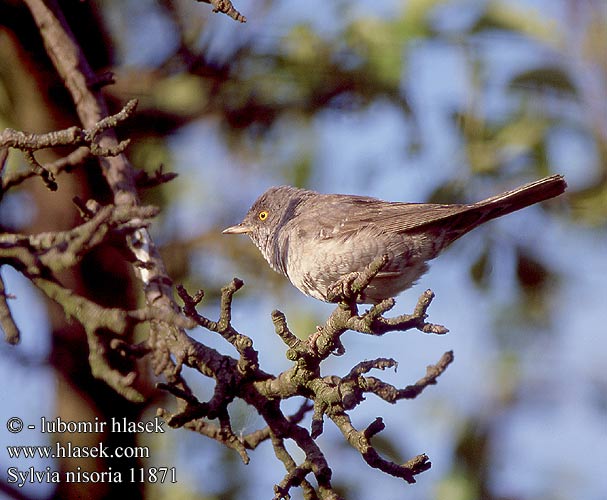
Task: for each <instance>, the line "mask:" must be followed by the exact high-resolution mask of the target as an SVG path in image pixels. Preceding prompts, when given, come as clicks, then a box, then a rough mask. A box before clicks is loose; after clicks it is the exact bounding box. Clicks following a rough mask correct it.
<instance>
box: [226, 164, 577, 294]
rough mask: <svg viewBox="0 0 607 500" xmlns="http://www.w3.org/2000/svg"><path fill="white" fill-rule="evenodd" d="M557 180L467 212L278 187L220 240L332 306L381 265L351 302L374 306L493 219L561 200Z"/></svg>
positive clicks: (500, 196)
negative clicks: (247, 242) (252, 252)
mask: <svg viewBox="0 0 607 500" xmlns="http://www.w3.org/2000/svg"><path fill="white" fill-rule="evenodd" d="M566 187H567V183H566V181H565V179H564V177H563V176H562V175H552V176H549V177H545V178H543V179H540V180H537V181H534V182H530V183H528V184H525V185H523V186H521V187H518V188H516V189H513V190H511V191H506V192H504V193H501V194H498V195H496V196H492V197H490V198H487V199H484V200H482V201H478V202H476V203H471V204H436V203H407V202H398V201H397V202H391V201H383V200H380V199H377V198H372V197H368V196H357V195H347V194H322V193H317V192H315V191H311V190H308V189H301V188H296V187H292V186H276V187H271V188H269V189H268V190H267V191H265V192H264V193H263V194H262V195H261V196H259V198H257V200H256V201H255V202H254V203H253V205H252V206H251V208H250V209H249V211H248V212H247V214H246V215H245V217H244V219H243V220H242V222H240V223H239V224H237V225H234V226H230V227H228V228H226V229H224V230H223V233H224V234H246V235H248V236H249V237H250V238H251V240H252V241H253V243H254V244H255V245H256V246H257V248H258V249H259V250H260V251H261V253H262V255H263V257H264V258H265V260H266V261H267V262H268V264H269V265H270V267H271V268H272V269H274V270H275V271H277V272H279V273H281V274H283V275H284V276H286V277H287V278H288V279H289V280H290V281H291V283H292V284H293V285H294V286H295V287H296V288H298V289H299V290H300V291H301V292H303V293H304V294H306V295H309V296H311V297H314V298H316V299H319V300H322V301H324V302H331V301H333V300H334V296H333V294H332V293H331V290H332V287H333V286H334V285H335V284H336V283H337V282H339V280H340V279H342V278H344V277H346V276H348V275H351V274H352V273H358V272H361V271H363V270H365V269H366V268H367V267H368V266H370V265H371V264H372V263H373V262H375V261H376V260H377V259H378V258H382V257H383V258H384V259H385V263H384V264H383V266H382V267H381V269H380V271H379V272H378V273H377V274H376V275H375V276H374V277H373V278H372V280H371V281H370V283H369V284H368V285H367V287H366V288H365V289H364V290H362V292H361V293H360V294H359V295H358V297H357V299H356V301H357V302H359V303H363V304H377V303H379V302H381V301H382V300H384V299H388V298H391V297H395V296H397V295H398V294H399V293H400V292H402V291H404V290H406V289H408V288H410V287H411V286H413V285H414V284H415V283H416V282H417V281H418V279H419V278H420V277H421V276H422V275H423V274H424V273H425V272H426V271H427V270H428V268H429V266H428V261H430V260H432V259H434V258H435V257H436V256H438V254H439V253H441V251H442V250H444V249H445V248H447V247H448V246H449V245H450V244H451V243H453V242H454V241H455V240H457V239H458V238H460V237H461V236H463V235H464V234H466V233H468V232H469V231H471V230H472V229H474V228H476V227H478V226H480V225H481V224H484V223H485V222H488V221H490V220H492V219H495V218H497V217H502V216H503V215H507V214H509V213H512V212H515V211H517V210H521V209H523V208H525V207H528V206H530V205H533V204H535V203H539V202H541V201H544V200H548V199H550V198H554V197H556V196H559V195H560V194H562V193H563V192H564V191H565V189H566Z"/></svg>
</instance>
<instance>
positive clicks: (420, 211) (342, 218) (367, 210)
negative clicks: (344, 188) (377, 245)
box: [319, 196, 470, 238]
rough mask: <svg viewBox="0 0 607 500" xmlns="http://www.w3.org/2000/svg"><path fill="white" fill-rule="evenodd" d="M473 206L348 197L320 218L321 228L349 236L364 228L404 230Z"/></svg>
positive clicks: (341, 235) (333, 233)
mask: <svg viewBox="0 0 607 500" xmlns="http://www.w3.org/2000/svg"><path fill="white" fill-rule="evenodd" d="M469 208H470V206H469V205H440V204H434V203H399V202H385V201H382V200H378V199H375V198H367V197H363V196H347V197H343V198H341V199H340V200H339V201H337V202H335V203H333V204H331V206H330V208H329V210H327V213H325V214H323V217H322V218H320V219H321V220H319V227H321V228H323V229H324V230H325V231H326V232H327V236H330V237H334V236H336V235H339V236H340V237H344V238H348V237H349V236H351V235H352V234H354V233H357V232H359V231H361V230H365V231H371V232H373V231H374V230H377V231H379V232H394V233H401V232H407V231H413V230H415V229H418V228H420V227H422V226H425V225H428V224H432V223H435V222H437V221H440V220H444V219H447V218H449V217H453V216H454V215H457V214H461V213H463V212H465V211H466V210H467V209H469ZM331 233H332V234H331Z"/></svg>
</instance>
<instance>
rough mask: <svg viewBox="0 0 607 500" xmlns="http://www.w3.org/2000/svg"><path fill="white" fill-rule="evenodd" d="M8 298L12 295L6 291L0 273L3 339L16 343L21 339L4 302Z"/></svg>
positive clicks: (0, 314) (0, 323) (0, 310)
mask: <svg viewBox="0 0 607 500" xmlns="http://www.w3.org/2000/svg"><path fill="white" fill-rule="evenodd" d="M9 298H13V297H12V296H10V295H8V294H7V293H6V288H5V286H4V279H3V278H2V276H1V275H0V326H1V327H2V330H4V340H6V341H7V342H8V343H9V344H18V343H19V341H20V340H21V336H20V335H21V334H20V333H19V328H18V327H17V324H16V323H15V320H14V319H13V315H12V314H11V310H10V308H9V307H8V304H7V302H6V299H9Z"/></svg>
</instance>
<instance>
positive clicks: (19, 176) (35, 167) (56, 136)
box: [0, 99, 137, 192]
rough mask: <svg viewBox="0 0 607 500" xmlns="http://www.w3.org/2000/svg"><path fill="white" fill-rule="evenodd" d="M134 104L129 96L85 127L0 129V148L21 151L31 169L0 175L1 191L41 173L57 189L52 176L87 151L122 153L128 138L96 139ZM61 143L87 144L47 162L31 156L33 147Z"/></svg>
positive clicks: (51, 186) (126, 113) (47, 182)
mask: <svg viewBox="0 0 607 500" xmlns="http://www.w3.org/2000/svg"><path fill="white" fill-rule="evenodd" d="M136 107H137V100H136V99H132V100H130V101H129V102H127V103H126V104H125V106H124V107H123V108H122V110H120V111H119V112H118V113H116V114H114V115H111V116H107V117H105V118H102V119H101V120H99V121H98V122H97V123H96V124H95V125H94V126H92V127H90V128H87V129H83V128H80V127H76V126H73V127H69V128H67V129H64V130H56V131H52V132H48V133H46V134H33V133H29V132H22V131H19V130H13V129H10V128H7V129H4V130H3V131H2V132H0V149H1V148H14V149H19V150H21V151H23V154H24V157H25V159H26V160H27V162H28V163H29V165H30V167H31V170H29V171H26V172H15V173H12V174H10V175H6V176H4V178H3V179H2V192H5V191H6V190H8V189H9V188H11V187H12V186H15V185H17V184H20V183H21V182H23V181H25V180H26V179H29V178H30V177H33V176H35V175H38V176H40V177H41V178H42V180H43V181H44V183H45V184H46V186H47V187H48V188H49V189H50V190H51V191H56V190H57V182H56V181H55V177H56V176H57V175H58V174H59V173H60V172H62V171H63V170H65V169H66V168H68V167H69V166H72V165H75V164H77V163H81V162H82V161H83V160H84V158H85V157H86V155H87V154H91V155H93V156H116V155H118V154H120V153H122V152H123V151H124V150H125V149H126V147H127V146H128V145H129V142H130V140H129V139H127V140H124V141H121V142H119V143H118V144H116V145H112V146H107V147H103V146H100V145H99V144H98V143H97V139H98V137H99V136H100V134H102V133H103V132H105V131H106V130H108V129H110V128H112V127H115V126H117V125H118V124H120V123H121V122H123V121H125V120H127V119H128V118H129V117H130V116H132V115H133V113H134V112H135V108H136ZM60 146H75V147H78V146H86V148H80V149H77V150H76V151H74V152H72V153H70V155H68V157H66V158H63V159H62V160H59V161H57V162H53V163H50V164H47V165H42V164H41V163H39V162H38V160H36V157H35V156H34V151H38V150H40V149H48V148H55V147H60Z"/></svg>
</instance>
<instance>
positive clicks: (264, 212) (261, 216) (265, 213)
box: [257, 210, 269, 221]
mask: <svg viewBox="0 0 607 500" xmlns="http://www.w3.org/2000/svg"><path fill="white" fill-rule="evenodd" d="M268 215H269V214H268V211H267V210H262V211H261V212H259V215H257V217H259V220H261V221H264V220H266V219H267V218H268Z"/></svg>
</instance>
